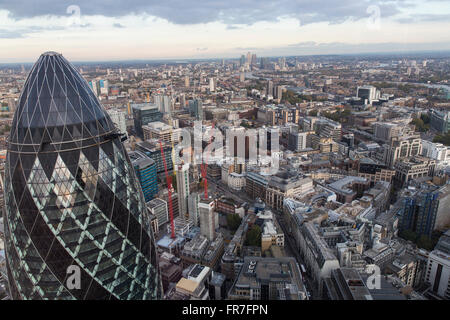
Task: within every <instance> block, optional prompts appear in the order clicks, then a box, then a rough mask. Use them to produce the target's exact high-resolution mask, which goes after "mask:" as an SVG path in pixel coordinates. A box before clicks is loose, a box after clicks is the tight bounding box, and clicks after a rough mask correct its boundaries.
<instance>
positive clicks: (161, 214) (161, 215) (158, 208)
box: [147, 198, 169, 228]
mask: <svg viewBox="0 0 450 320" xmlns="http://www.w3.org/2000/svg"><path fill="white" fill-rule="evenodd" d="M147 208H148V210H149V211H150V213H151V214H153V215H155V216H156V219H158V226H159V227H160V228H161V227H162V226H163V225H164V224H166V223H167V222H169V211H168V210H167V208H168V206H167V202H166V201H164V200H163V199H159V198H155V199H153V200H150V201H149V202H147Z"/></svg>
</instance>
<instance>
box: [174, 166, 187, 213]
mask: <svg viewBox="0 0 450 320" xmlns="http://www.w3.org/2000/svg"><path fill="white" fill-rule="evenodd" d="M176 171H177V193H178V208H179V212H180V216H184V215H186V214H187V213H188V196H189V163H186V164H179V165H177V166H176Z"/></svg>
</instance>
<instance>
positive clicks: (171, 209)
mask: <svg viewBox="0 0 450 320" xmlns="http://www.w3.org/2000/svg"><path fill="white" fill-rule="evenodd" d="M159 146H160V147H161V157H162V160H163V163H164V171H165V173H166V182H167V190H168V191H169V192H168V198H169V215H170V229H171V238H172V239H175V226H174V223H173V206H172V177H170V176H169V173H168V171H167V163H166V157H165V156H164V149H163V145H162V141H161V140H160V141H159Z"/></svg>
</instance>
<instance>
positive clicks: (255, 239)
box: [245, 225, 262, 247]
mask: <svg viewBox="0 0 450 320" xmlns="http://www.w3.org/2000/svg"><path fill="white" fill-rule="evenodd" d="M261 233H262V231H261V228H260V227H259V226H257V225H253V227H252V228H251V229H250V230H249V231H248V232H247V236H246V238H245V245H247V246H255V247H260V246H261Z"/></svg>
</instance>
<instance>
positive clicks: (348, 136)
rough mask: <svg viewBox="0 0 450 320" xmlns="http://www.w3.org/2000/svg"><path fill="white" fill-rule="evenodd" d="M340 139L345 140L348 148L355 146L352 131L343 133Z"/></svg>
mask: <svg viewBox="0 0 450 320" xmlns="http://www.w3.org/2000/svg"><path fill="white" fill-rule="evenodd" d="M341 141H342V142H345V143H346V144H347V146H349V147H350V148H353V147H354V146H355V136H354V134H353V133H347V134H344V135H343V136H342V140H341Z"/></svg>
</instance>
